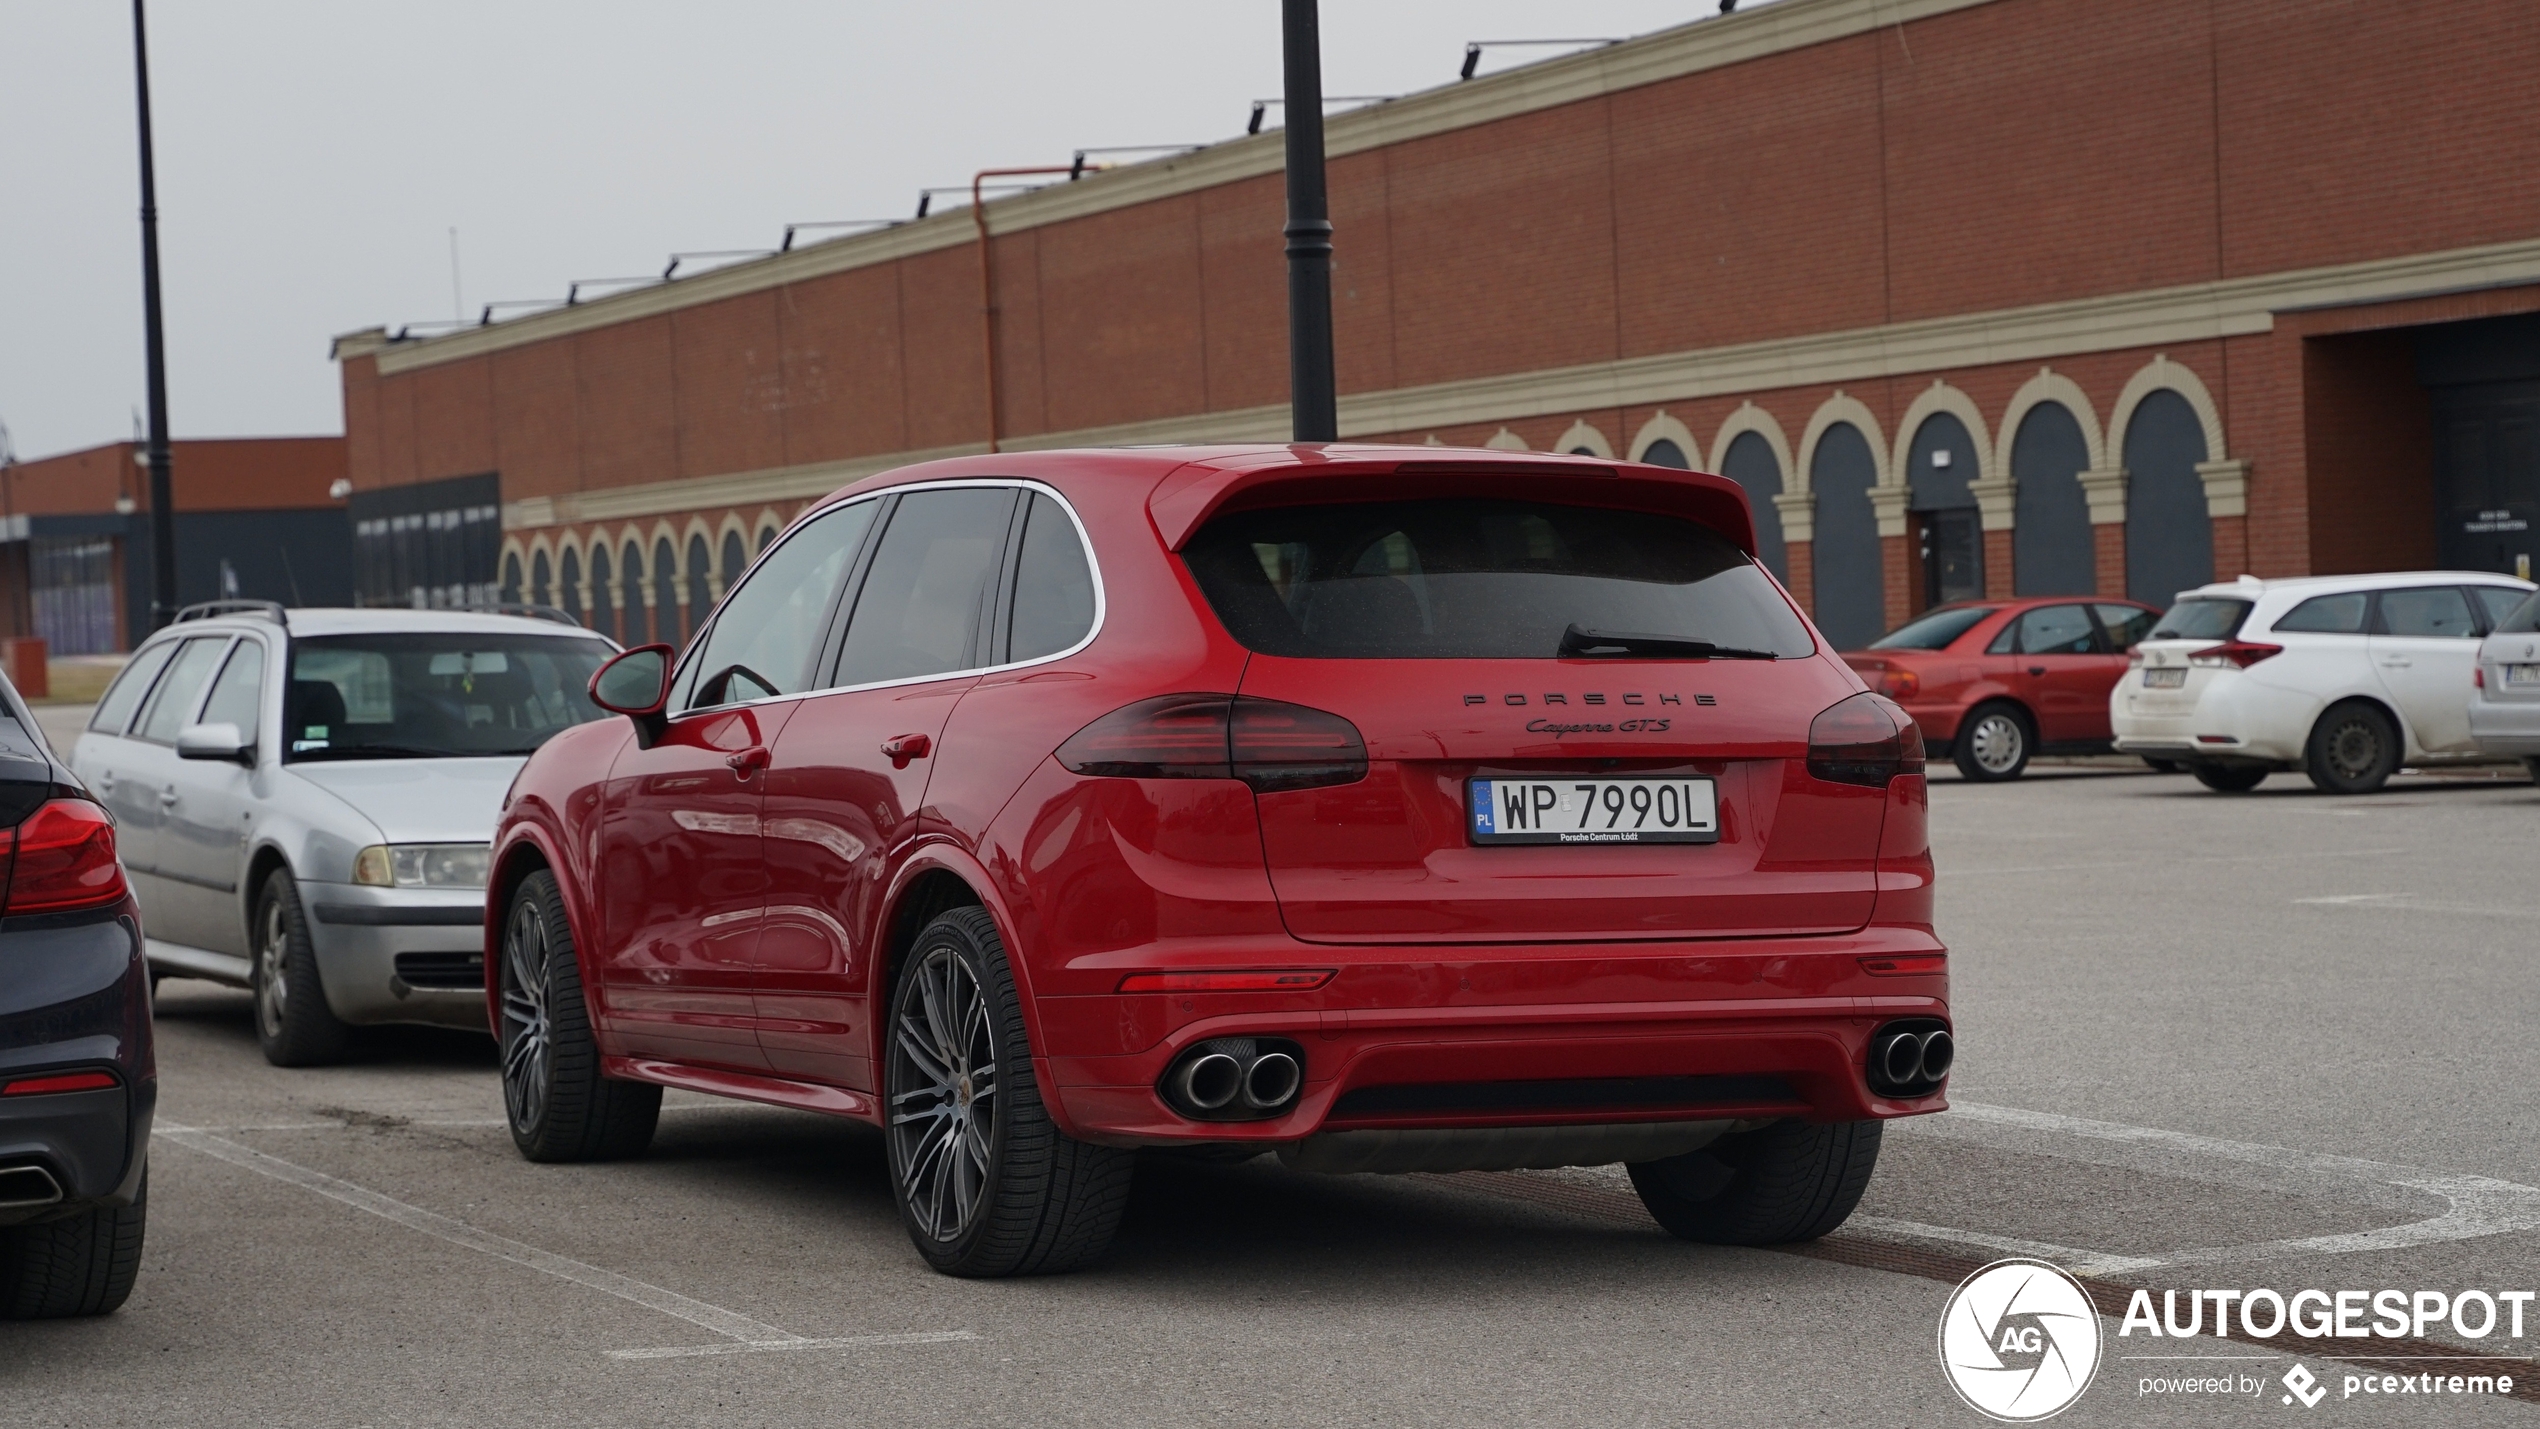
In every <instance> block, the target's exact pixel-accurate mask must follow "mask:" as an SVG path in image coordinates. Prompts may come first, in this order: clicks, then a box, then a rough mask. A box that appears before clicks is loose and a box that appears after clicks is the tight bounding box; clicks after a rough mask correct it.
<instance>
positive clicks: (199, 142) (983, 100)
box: [0, 0, 1752, 459]
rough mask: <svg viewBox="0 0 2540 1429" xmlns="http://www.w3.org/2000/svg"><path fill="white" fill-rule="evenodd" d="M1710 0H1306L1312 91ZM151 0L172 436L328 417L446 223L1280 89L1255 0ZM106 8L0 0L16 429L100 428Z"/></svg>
mask: <svg viewBox="0 0 2540 1429" xmlns="http://www.w3.org/2000/svg"><path fill="white" fill-rule="evenodd" d="M1751 3H1752V0H1750V4H1751ZM1717 9H1718V5H1717V3H1716V0H1561V3H1552V0H1324V5H1323V35H1324V88H1325V91H1326V92H1327V93H1330V94H1335V95H1342V94H1399V93H1404V92H1408V91H1413V90H1419V89H1426V88H1430V87H1433V86H1435V85H1438V84H1442V83H1447V82H1450V81H1452V80H1453V79H1454V78H1455V73H1456V70H1457V68H1458V67H1459V66H1460V65H1461V64H1462V62H1463V55H1464V42H1465V41H1467V40H1472V39H1521V38H1535V37H1569V36H1583V37H1586V36H1606V35H1614V36H1623V35H1636V34H1645V33H1648V32H1649V31H1652V30H1657V29H1663V28H1666V27H1668V26H1670V25H1676V24H1681V23H1683V22H1685V21H1687V20H1691V19H1697V18H1701V17H1704V16H1708V15H1711V14H1713V13H1715V12H1716V11H1717ZM150 22H151V34H150V61H151V79H152V87H153V90H154V95H153V100H154V104H155V113H156V122H157V130H158V157H159V208H160V252H161V255H162V261H163V264H164V269H165V282H166V293H167V298H166V302H167V323H168V374H169V375H168V380H169V407H170V411H171V420H172V422H173V424H174V427H175V431H176V434H177V435H178V436H180V437H201V436H243V435H264V434H279V433H304V432H337V431H341V430H342V429H343V417H342V411H341V403H340V401H339V399H338V392H337V386H336V377H335V371H334V368H333V366H332V364H331V363H330V362H329V361H328V360H327V340H328V338H330V337H331V336H333V335H334V334H336V333H339V332H346V331H350V330H352V329H355V328H361V327H367V326H371V325H373V324H379V323H385V324H390V325H394V324H397V323H400V322H411V321H418V320H424V319H446V318H448V317H450V316H451V313H452V306H453V304H452V292H451V286H452V285H451V272H450V267H451V265H450V239H449V231H450V229H451V228H453V227H456V228H457V229H458V232H459V255H460V284H459V286H460V288H461V289H462V300H463V301H464V303H465V304H466V305H467V306H466V310H467V312H468V313H469V314H470V315H471V316H472V315H473V314H474V313H475V311H476V309H477V307H478V305H480V304H483V303H485V302H488V301H492V300H498V299H522V298H540V297H561V296H562V295H563V292H564V288H565V285H566V283H568V282H570V281H572V280H574V279H577V278H605V277H616V276H619V275H624V274H638V273H658V272H659V271H660V270H661V267H662V264H663V262H664V261H665V259H666V257H667V255H668V254H670V253H672V252H675V251H686V250H697V249H725V248H764V247H771V246H773V245H774V244H775V242H776V240H777V238H778V236H779V235H780V233H781V232H782V231H783V228H784V226H785V225H786V224H787V223H789V222H796V221H805V220H815V219H840V218H881V217H898V216H906V215H907V214H909V213H910V212H912V211H913V210H914V208H915V207H916V203H917V191H918V189H919V188H920V187H922V186H926V185H938V184H956V183H961V182H965V181H966V180H967V179H968V177H969V175H970V173H971V171H972V170H974V169H977V168H981V167H984V166H988V165H1003V164H1029V163H1040V162H1056V163H1065V162H1067V160H1068V158H1069V156H1070V154H1071V153H1072V152H1073V151H1074V150H1075V149H1076V148H1078V147H1082V146H1092V145H1108V144H1136V143H1197V142H1201V141H1206V140H1214V139H1222V138H1228V137H1232V136H1234V135H1238V134H1241V133H1242V132H1243V125H1244V120H1245V118H1246V116H1247V115H1248V113H1249V112H1250V107H1251V101H1252V100H1254V99H1256V98H1260V97H1262V96H1266V95H1275V94H1277V93H1278V92H1279V5H1278V3H1277V0H1084V3H1076V4H1054V3H1048V0H968V3H952V2H951V0H938V2H937V3H933V4H908V3H889V4H886V3H874V2H873V0H829V3H810V2H809V0H725V3H721V4H716V5H696V4H686V5H672V4H664V3H655V2H654V0H610V2H609V3H606V4H600V3H583V4H565V3H557V0H431V3H426V4H395V5H392V4H388V3H368V0H299V3H285V0H156V3H154V4H153V5H152V7H151V14H150ZM130 24H131V21H130V16H129V13H128V11H127V9H126V7H124V6H123V5H121V4H119V3H115V0H78V3H67V0H0V423H6V424H7V426H8V428H9V430H10V432H11V433H12V435H13V437H14V441H15V445H16V449H17V452H18V455H19V456H20V458H21V459H26V458H32V457H36V456H42V455H47V454H50V453H53V452H57V451H64V450H69V449H72V448H77V447H83V446H88V445H92V444H95V443H99V442H108V441H118V440H122V439H124V438H126V437H128V436H129V435H130V434H131V430H132V420H133V418H132V413H133V411H134V410H135V409H136V408H138V407H139V406H140V405H141V403H142V393H143V377H142V359H141V303H140V239H139V236H138V231H137V225H136V223H135V212H136V208H137V203H138V200H137V193H138V190H137V187H136V185H137V182H138V181H137V179H136V177H135V159H134V140H133V133H134V129H133V106H132V85H133V76H132V34H131V28H130ZM1550 53H1556V51H1549V50H1533V51H1495V52H1493V53H1492V54H1491V55H1489V56H1488V57H1486V59H1485V61H1484V66H1483V68H1484V72H1485V73H1487V72H1489V71H1491V70H1495V69H1500V68H1505V67H1507V66H1509V65H1511V64H1515V63H1519V62H1521V61H1522V59H1523V58H1524V57H1528V56H1533V57H1541V56H1543V55H1547V54H1550ZM1343 241H1346V235H1343Z"/></svg>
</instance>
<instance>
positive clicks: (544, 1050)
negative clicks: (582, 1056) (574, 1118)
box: [503, 898, 554, 1131]
mask: <svg viewBox="0 0 2540 1429" xmlns="http://www.w3.org/2000/svg"><path fill="white" fill-rule="evenodd" d="M503 964H504V970H505V976H504V978H503V1105H504V1107H505V1109H506V1110H508V1111H509V1112H510V1113H511V1119H512V1125H513V1126H515V1127H518V1128H520V1129H522V1130H524V1131H525V1130H527V1129H529V1128H532V1127H535V1126H536V1125H538V1120H539V1118H540V1117H542V1116H543V1115H545V1114H546V1110H547V1085H548V1080H549V1078H548V1062H549V1060H550V1059H551V1058H552V1057H553V1056H554V1052H553V1040H554V1039H553V1036H552V1034H551V1031H550V1029H549V1026H548V1021H547V1015H548V1004H549V998H548V976H547V970H548V961H547V924H546V921H545V920H544V919H542V918H540V917H539V916H538V905H537V904H536V903H535V902H533V901H532V900H530V899H527V898H523V899H521V900H520V902H519V905H518V906H516V907H514V908H513V909H512V919H511V926H510V927H509V928H508V929H506V930H505V932H504V936H503Z"/></svg>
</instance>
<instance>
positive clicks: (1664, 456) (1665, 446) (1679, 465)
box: [1640, 437, 1779, 490]
mask: <svg viewBox="0 0 2540 1429" xmlns="http://www.w3.org/2000/svg"><path fill="white" fill-rule="evenodd" d="M1640 459H1641V460H1642V461H1644V462H1647V463H1648V464H1649V465H1651V466H1672V467H1674V468H1675V469H1676V470H1678V471H1691V470H1693V463H1692V462H1689V461H1687V460H1685V449H1684V448H1683V447H1680V446H1677V445H1676V444H1675V443H1674V442H1671V441H1669V440H1667V439H1666V438H1665V437H1660V438H1659V439H1658V440H1656V441H1654V442H1651V443H1650V444H1649V445H1648V446H1647V447H1646V448H1644V449H1643V450H1642V452H1641V454H1640ZM1776 489H1777V490H1778V489H1779V488H1776Z"/></svg>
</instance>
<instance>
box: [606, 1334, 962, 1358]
mask: <svg viewBox="0 0 2540 1429" xmlns="http://www.w3.org/2000/svg"><path fill="white" fill-rule="evenodd" d="M977 1338H979V1337H978V1336H977V1335H974V1334H972V1333H971V1332H970V1331H968V1330H925V1331H921V1332H919V1333H917V1334H913V1335H848V1336H846V1337H845V1338H843V1339H836V1340H754V1341H750V1342H747V1343H744V1344H737V1345H672V1346H669V1347H667V1348H664V1349H654V1350H611V1351H609V1352H608V1354H609V1358H610V1359H613V1360H679V1359H689V1358H693V1357H695V1356H698V1355H750V1354H757V1353H758V1352H760V1351H761V1350H859V1349H863V1348H865V1347H866V1346H868V1345H940V1344H943V1343H945V1342H947V1341H951V1340H975V1339H977Z"/></svg>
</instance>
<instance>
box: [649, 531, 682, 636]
mask: <svg viewBox="0 0 2540 1429" xmlns="http://www.w3.org/2000/svg"><path fill="white" fill-rule="evenodd" d="M653 638H654V639H655V640H658V641H660V642H661V643H662V644H664V645H677V644H680V643H682V642H681V640H680V638H679V549H678V547H676V546H673V545H671V544H670V538H669V537H668V536H661V537H656V538H655V539H654V541H653Z"/></svg>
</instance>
